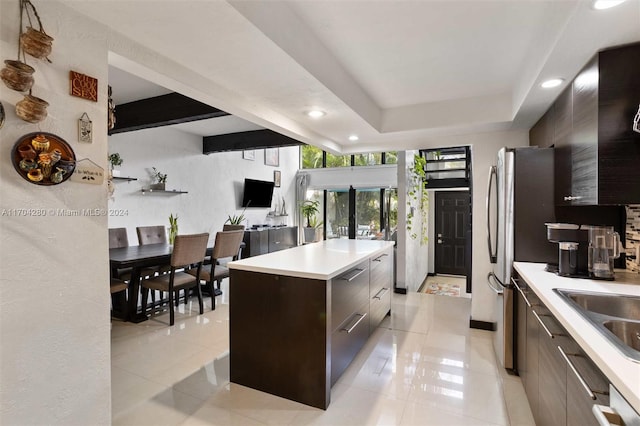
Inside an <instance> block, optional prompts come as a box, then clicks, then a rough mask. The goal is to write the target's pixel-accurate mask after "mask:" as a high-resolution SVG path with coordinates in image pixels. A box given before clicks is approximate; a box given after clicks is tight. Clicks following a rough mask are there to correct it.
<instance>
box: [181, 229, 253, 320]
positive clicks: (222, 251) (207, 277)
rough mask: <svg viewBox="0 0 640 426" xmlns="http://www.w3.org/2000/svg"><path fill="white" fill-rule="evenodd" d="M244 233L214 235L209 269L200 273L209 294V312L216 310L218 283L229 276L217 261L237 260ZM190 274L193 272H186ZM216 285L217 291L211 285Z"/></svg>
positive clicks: (219, 233) (218, 293)
mask: <svg viewBox="0 0 640 426" xmlns="http://www.w3.org/2000/svg"><path fill="white" fill-rule="evenodd" d="M243 236H244V231H243V230H242V229H239V230H236V231H221V232H217V233H216V240H215V243H214V246H213V251H212V253H211V268H210V269H208V268H204V269H203V270H202V272H201V273H200V279H201V280H202V281H205V282H206V287H207V290H208V292H209V293H210V294H211V310H214V309H215V308H216V296H218V295H221V294H222V292H221V291H220V282H221V281H222V280H223V279H224V278H227V277H228V276H229V269H228V268H227V267H225V266H222V265H220V264H219V262H218V260H219V259H224V258H226V257H232V258H234V259H236V258H237V256H238V253H239V252H240V245H241V244H242V237H243ZM187 272H188V273H190V274H192V275H193V274H194V272H190V271H187ZM214 282H215V283H216V284H217V287H218V288H217V291H216V289H215V288H214V286H213V283H214Z"/></svg>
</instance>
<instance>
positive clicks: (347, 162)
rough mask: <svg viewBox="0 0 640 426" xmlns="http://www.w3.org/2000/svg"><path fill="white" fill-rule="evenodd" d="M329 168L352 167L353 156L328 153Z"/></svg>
mask: <svg viewBox="0 0 640 426" xmlns="http://www.w3.org/2000/svg"><path fill="white" fill-rule="evenodd" d="M327 167H351V156H350V155H333V154H331V153H328V152H327Z"/></svg>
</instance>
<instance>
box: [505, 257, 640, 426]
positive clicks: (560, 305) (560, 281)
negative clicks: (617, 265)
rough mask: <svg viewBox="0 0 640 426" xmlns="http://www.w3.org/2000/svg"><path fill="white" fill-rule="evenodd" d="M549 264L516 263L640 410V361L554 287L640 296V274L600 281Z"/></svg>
mask: <svg viewBox="0 0 640 426" xmlns="http://www.w3.org/2000/svg"><path fill="white" fill-rule="evenodd" d="M545 266H546V265H545V264H540V263H524V262H515V263H514V267H515V269H516V270H517V271H518V272H519V273H520V276H521V277H522V278H523V279H524V280H525V281H526V282H527V283H528V284H529V286H530V287H531V288H532V289H533V290H534V291H535V293H536V294H537V295H538V297H539V298H540V300H541V301H542V302H543V303H544V304H545V305H546V306H547V308H549V310H550V311H551V312H552V313H553V315H555V317H556V318H557V319H558V321H560V323H561V324H562V326H563V327H564V328H565V329H566V330H567V331H568V332H569V334H571V337H573V338H574V340H575V341H576V342H577V343H578V344H579V345H580V347H582V349H583V350H584V351H585V352H586V353H587V355H589V357H590V358H591V359H592V360H593V362H594V363H595V364H596V365H597V366H598V367H599V368H600V370H601V371H602V372H603V373H604V374H605V375H606V376H607V378H608V379H609V381H610V382H611V383H612V384H613V386H615V388H616V389H618V391H619V392H620V393H621V394H622V395H623V396H624V397H625V398H626V400H627V401H628V402H629V403H630V404H631V405H632V406H633V407H634V408H635V410H636V411H637V412H639V413H640V363H638V362H634V361H632V360H630V359H629V358H627V357H625V356H624V355H622V353H620V352H619V351H618V350H617V349H616V348H615V346H613V345H612V344H611V343H609V341H608V340H607V339H606V338H604V337H603V336H602V335H601V334H600V333H599V332H598V330H596V328H595V327H594V326H593V325H591V324H590V323H589V322H588V321H587V320H586V319H585V318H584V317H582V316H581V315H580V314H579V313H578V312H577V311H575V310H574V309H573V308H572V307H570V306H569V305H568V304H567V303H566V302H565V301H564V300H563V299H562V298H561V297H560V296H559V295H558V294H556V293H555V292H553V289H554V288H560V289H570V290H583V291H593V292H603V293H618V294H628V295H635V296H640V274H637V273H629V272H624V271H616V279H615V281H599V280H588V279H580V278H565V277H560V276H558V275H556V274H552V273H550V272H546V271H545V270H544V268H545Z"/></svg>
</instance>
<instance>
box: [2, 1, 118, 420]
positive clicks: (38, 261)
mask: <svg viewBox="0 0 640 426" xmlns="http://www.w3.org/2000/svg"><path fill="white" fill-rule="evenodd" d="M35 4H36V7H37V8H38V12H39V14H40V17H41V18H42V20H43V24H44V26H45V28H46V30H47V33H48V34H50V35H51V36H52V37H53V38H54V39H55V40H54V42H53V51H52V53H51V55H50V56H49V58H50V59H51V61H52V62H53V63H51V64H49V63H47V62H44V61H41V60H36V59H34V58H31V57H29V56H27V62H28V63H29V64H30V65H31V66H33V67H34V68H35V69H36V72H35V74H34V76H35V85H34V86H33V94H34V95H35V96H38V97H40V98H43V99H45V100H46V101H48V102H49V103H50V106H49V108H48V117H47V118H46V119H45V120H44V121H41V122H40V123H37V124H30V123H27V122H25V121H22V120H20V119H19V118H18V117H17V116H16V115H15V104H16V102H18V101H19V100H21V99H22V95H21V94H20V93H18V92H15V91H12V90H10V89H8V88H7V87H6V86H5V85H4V83H2V82H0V101H2V104H3V105H4V109H5V111H6V114H7V117H6V122H5V124H4V127H3V128H2V129H1V130H0V161H2V167H0V211H2V217H1V220H0V235H1V238H0V306H1V308H0V424H5V425H45V424H46V425H108V424H110V423H111V374H110V373H111V363H110V356H111V355H110V318H109V310H110V303H111V299H110V292H109V269H108V260H107V259H108V251H107V248H108V241H107V232H106V229H107V216H106V215H104V214H99V215H97V216H87V215H81V216H64V215H62V214H59V213H58V209H61V210H65V211H67V210H68V211H81V210H82V209H90V210H94V209H102V210H105V209H106V207H107V190H106V189H107V188H106V181H105V183H104V184H103V185H88V184H81V183H75V182H70V181H67V182H64V183H62V184H60V185H55V186H40V185H34V184H32V183H30V182H27V181H26V180H24V179H23V178H22V177H21V176H19V175H18V173H16V171H15V170H14V168H13V166H12V165H11V160H10V158H11V153H12V148H13V145H14V143H15V142H16V141H17V140H18V139H19V138H20V137H21V136H23V135H26V134H28V133H31V132H37V131H42V132H50V133H53V134H55V135H58V136H60V137H61V138H63V139H64V140H66V141H67V142H68V143H69V144H70V146H71V147H72V148H73V150H74V151H75V155H76V157H77V159H82V158H90V159H92V160H93V161H94V162H96V163H98V164H99V165H101V166H102V167H106V163H107V161H106V155H107V123H106V117H107V108H106V96H107V72H108V69H107V50H108V46H107V31H105V30H104V29H103V28H101V27H100V26H99V25H97V24H96V23H95V22H92V21H91V20H90V19H87V18H86V17H84V16H79V15H78V14H77V13H76V12H74V11H73V10H69V9H68V8H67V7H66V6H63V5H61V4H59V3H58V2H55V1H47V2H44V1H41V2H35ZM18 24H19V2H18V1H0V56H1V57H2V59H3V60H4V59H15V58H16V55H17V52H16V51H17V44H18ZM2 66H4V64H2ZM69 70H74V71H78V72H81V73H83V74H87V75H89V76H91V77H94V78H97V79H98V89H99V94H98V102H92V101H89V100H85V99H80V98H77V97H71V96H70V95H69ZM84 112H86V113H87V114H88V115H89V117H90V118H91V120H93V130H94V135H93V143H91V144H86V143H85V144H82V143H79V142H78V129H77V126H78V119H79V118H80V116H81V115H82V113H84ZM16 209H25V210H16ZM18 211H22V212H23V213H22V214H21V215H20V216H16V215H15V214H16V212H18Z"/></svg>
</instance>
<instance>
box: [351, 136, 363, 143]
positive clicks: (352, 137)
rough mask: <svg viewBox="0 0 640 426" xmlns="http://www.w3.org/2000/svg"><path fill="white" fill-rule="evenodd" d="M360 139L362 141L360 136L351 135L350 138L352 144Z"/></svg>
mask: <svg viewBox="0 0 640 426" xmlns="http://www.w3.org/2000/svg"><path fill="white" fill-rule="evenodd" d="M358 139H360V138H359V137H358V135H351V136H349V140H350V141H351V142H355V141H357V140H358Z"/></svg>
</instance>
